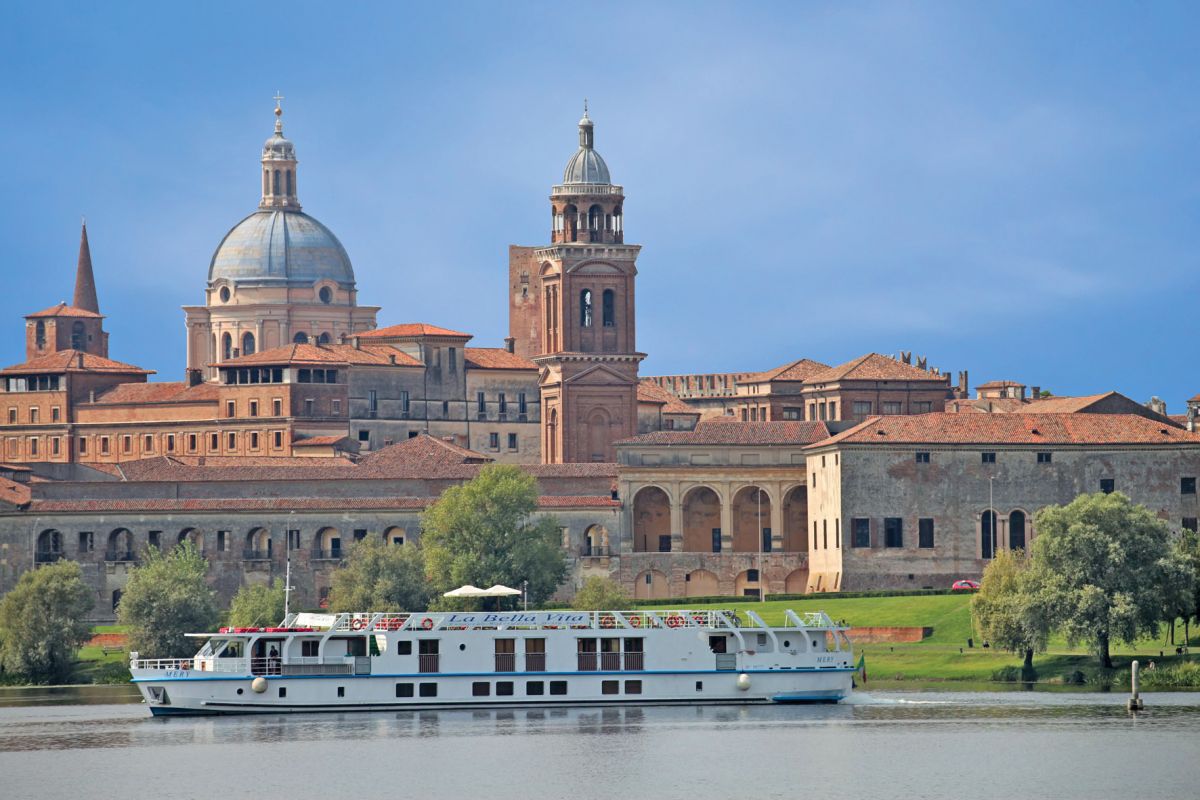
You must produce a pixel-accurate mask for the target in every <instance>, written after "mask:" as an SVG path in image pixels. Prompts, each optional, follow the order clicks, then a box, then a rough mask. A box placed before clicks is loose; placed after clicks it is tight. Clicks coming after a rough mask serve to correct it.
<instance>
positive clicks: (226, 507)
mask: <svg viewBox="0 0 1200 800" xmlns="http://www.w3.org/2000/svg"><path fill="white" fill-rule="evenodd" d="M3 499H4V497H3V489H2V488H0V500H3ZM437 499H438V498H437V497H432V496H424V497H330V498H325V497H204V498H137V499H120V500H116V499H103V500H84V499H80V500H58V499H55V500H34V501H32V502H31V503H30V506H29V508H30V510H31V511H35V512H36V513H42V514H49V513H69V512H76V513H115V512H153V511H292V510H295V511H355V510H358V509H395V510H400V511H406V510H410V511H422V510H424V509H426V508H428V507H429V506H430V505H432V504H433V503H434V502H435V501H436V500H437ZM620 505H621V503H620V501H619V500H613V499H612V498H611V497H610V496H608V495H541V496H540V497H538V507H539V508H553V509H561V508H619V507H620Z"/></svg>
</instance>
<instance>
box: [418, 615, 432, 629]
mask: <svg viewBox="0 0 1200 800" xmlns="http://www.w3.org/2000/svg"><path fill="white" fill-rule="evenodd" d="M421 629H422V630H427V631H431V630H433V620H431V619H430V618H429V617H426V618H425V619H423V620H421Z"/></svg>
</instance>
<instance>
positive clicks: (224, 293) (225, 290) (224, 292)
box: [221, 286, 229, 303]
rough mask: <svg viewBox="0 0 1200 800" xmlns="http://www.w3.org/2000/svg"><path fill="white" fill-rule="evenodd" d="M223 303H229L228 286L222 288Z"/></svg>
mask: <svg viewBox="0 0 1200 800" xmlns="http://www.w3.org/2000/svg"><path fill="white" fill-rule="evenodd" d="M221 302H222V303H228V302H229V287H228V286H222V287H221Z"/></svg>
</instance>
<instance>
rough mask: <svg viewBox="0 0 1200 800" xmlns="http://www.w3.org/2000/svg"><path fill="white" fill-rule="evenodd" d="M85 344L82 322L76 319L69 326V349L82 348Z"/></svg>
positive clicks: (85, 337)
mask: <svg viewBox="0 0 1200 800" xmlns="http://www.w3.org/2000/svg"><path fill="white" fill-rule="evenodd" d="M86 344H87V333H86V331H85V330H84V326H83V323H82V322H80V321H79V320H76V321H75V324H74V325H72V326H71V349H72V350H82V349H83V347H84V345H86Z"/></svg>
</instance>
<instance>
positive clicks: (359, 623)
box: [350, 617, 367, 631]
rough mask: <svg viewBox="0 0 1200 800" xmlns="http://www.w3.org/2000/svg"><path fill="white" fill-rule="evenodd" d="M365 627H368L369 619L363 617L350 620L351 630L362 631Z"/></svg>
mask: <svg viewBox="0 0 1200 800" xmlns="http://www.w3.org/2000/svg"><path fill="white" fill-rule="evenodd" d="M365 627H367V621H366V620H365V619H362V618H361V617H355V618H354V619H352V620H350V630H352V631H361V630H362V629H363V628H365Z"/></svg>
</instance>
